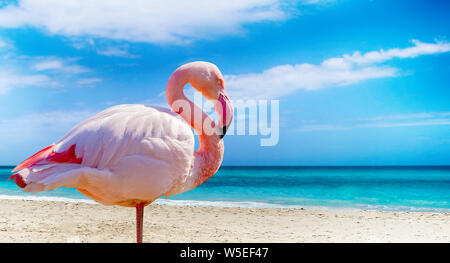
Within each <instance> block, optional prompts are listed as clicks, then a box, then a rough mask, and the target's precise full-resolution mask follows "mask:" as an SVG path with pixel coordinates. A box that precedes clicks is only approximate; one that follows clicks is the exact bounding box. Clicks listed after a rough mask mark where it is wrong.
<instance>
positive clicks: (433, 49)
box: [340, 40, 450, 65]
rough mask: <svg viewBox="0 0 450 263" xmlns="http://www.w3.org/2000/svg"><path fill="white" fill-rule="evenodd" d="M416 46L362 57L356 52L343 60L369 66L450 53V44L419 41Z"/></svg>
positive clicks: (415, 41) (381, 51) (366, 54)
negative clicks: (394, 60) (397, 59)
mask: <svg viewBox="0 0 450 263" xmlns="http://www.w3.org/2000/svg"><path fill="white" fill-rule="evenodd" d="M411 42H412V43H413V44H414V46H413V47H408V48H404V49H399V48H393V49H389V50H386V51H384V50H383V49H381V50H380V51H372V52H368V53H365V54H363V55H361V53H360V52H358V51H356V52H354V53H353V54H352V55H344V56H343V57H342V58H340V59H342V61H343V63H345V62H347V63H355V64H359V65H367V64H373V63H381V62H384V61H387V60H391V59H393V58H415V57H417V56H421V55H430V54H437V53H444V52H448V51H450V43H444V42H437V43H423V42H420V41H419V40H412V41H411Z"/></svg>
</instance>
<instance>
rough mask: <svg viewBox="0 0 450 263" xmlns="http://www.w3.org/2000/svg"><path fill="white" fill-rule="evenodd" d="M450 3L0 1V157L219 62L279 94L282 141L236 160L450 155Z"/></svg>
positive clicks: (249, 89) (242, 85) (257, 91)
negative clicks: (179, 73) (182, 72)
mask: <svg viewBox="0 0 450 263" xmlns="http://www.w3.org/2000/svg"><path fill="white" fill-rule="evenodd" d="M448 10H450V4H449V3H448V1H441V2H439V1H411V0H410V1H401V0H399V1H380V0H373V1H365V0H360V1H355V0H353V1H352V0H342V1H340V0H336V1H330V0H328V1H324V0H322V1H321V0H308V1H306V0H305V1H301V0H299V1H277V0H239V1H238V0H236V1H223V3H217V2H216V1H214V2H211V1H189V3H188V2H187V1H186V2H182V1H168V0H165V1H159V0H158V1H138V0H132V1H115V0H114V1H108V2H106V1H100V0H90V1H56V0H41V1H33V0H27V1H1V4H0V61H1V64H0V163H1V164H17V163H18V162H20V161H22V160H23V159H25V158H26V157H28V156H29V155H31V154H33V153H34V152H35V151H37V150H39V149H40V148H43V147H45V146H47V145H49V144H51V143H53V142H55V141H56V140H57V139H58V138H59V137H61V136H62V135H63V134H64V133H65V132H67V131H68V130H69V129H70V128H71V127H72V126H73V125H75V124H76V123H78V122H79V121H81V120H83V119H85V118H87V117H89V116H90V115H92V114H95V113H96V112H99V111H101V110H102V109H105V108H107V107H110V106H112V105H116V104H122V103H145V104H157V105H165V104H166V103H165V98H164V93H163V92H164V90H165V84H166V81H167V79H168V77H169V76H170V74H171V73H172V72H173V70H174V69H176V68H177V67H178V66H180V65H182V64H184V63H187V62H190V61H195V60H205V61H210V62H213V63H215V64H216V65H217V66H218V67H219V68H220V69H221V71H222V73H223V74H224V75H225V79H226V82H227V89H228V90H229V93H230V97H231V99H232V100H236V99H237V98H239V99H267V100H271V99H277V100H279V105H280V135H279V143H278V144H277V145H276V146H272V147H261V146H260V139H261V136H226V137H225V144H226V146H225V147H226V150H225V157H224V164H225V165H422V164H434V165H439V164H441V165H442V164H450V160H449V158H448V157H449V156H450V135H449V134H450V102H449V101H450V84H449V83H450V82H449V80H450V68H449V59H450V52H449V51H450V44H449V41H448V37H449V35H450V27H449V25H450V18H449V16H448Z"/></svg>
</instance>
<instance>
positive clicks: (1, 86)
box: [0, 70, 50, 95]
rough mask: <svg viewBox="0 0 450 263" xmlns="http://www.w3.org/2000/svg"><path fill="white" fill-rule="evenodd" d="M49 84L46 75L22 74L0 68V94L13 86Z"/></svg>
mask: <svg viewBox="0 0 450 263" xmlns="http://www.w3.org/2000/svg"><path fill="white" fill-rule="evenodd" d="M49 84H50V78H49V77H48V76H46V75H40V74H39V75H24V74H20V73H15V72H11V71H6V70H5V71H2V70H0V95H3V94H6V93H7V92H8V91H10V90H12V89H13V88H18V87H24V86H44V85H49Z"/></svg>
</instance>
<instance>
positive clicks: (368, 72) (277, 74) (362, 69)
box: [225, 40, 450, 99]
mask: <svg viewBox="0 0 450 263" xmlns="http://www.w3.org/2000/svg"><path fill="white" fill-rule="evenodd" d="M412 42H413V44H414V46H413V47H408V48H405V49H398V48H394V49H389V50H387V51H384V50H380V51H373V52H368V53H365V54H361V53H360V52H354V53H353V55H343V56H342V57H335V58H330V59H327V60H324V61H323V62H322V63H321V64H319V65H314V64H308V63H303V64H296V65H280V66H276V67H273V68H270V69H267V70H264V71H263V72H262V73H255V74H241V75H227V76H225V81H226V84H227V89H228V90H229V93H230V96H231V97H235V98H242V99H250V98H253V99H274V98H279V97H281V96H285V95H288V94H291V93H293V92H295V91H297V90H318V89H323V88H328V87H338V86H345V85H350V84H355V83H359V82H362V81H365V80H369V79H377V78H387V77H395V76H397V74H398V71H399V70H398V69H397V68H393V67H388V66H383V65H374V64H379V63H382V62H386V61H388V60H391V59H393V58H414V57H417V56H421V55H428V54H438V53H444V52H448V51H450V44H448V43H442V42H437V43H422V42H420V41H417V40H413V41H412Z"/></svg>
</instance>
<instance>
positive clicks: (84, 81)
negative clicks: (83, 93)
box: [76, 78, 102, 85]
mask: <svg viewBox="0 0 450 263" xmlns="http://www.w3.org/2000/svg"><path fill="white" fill-rule="evenodd" d="M99 82H102V79H100V78H84V79H79V80H77V81H76V83H77V84H80V85H92V84H95V83H99Z"/></svg>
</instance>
